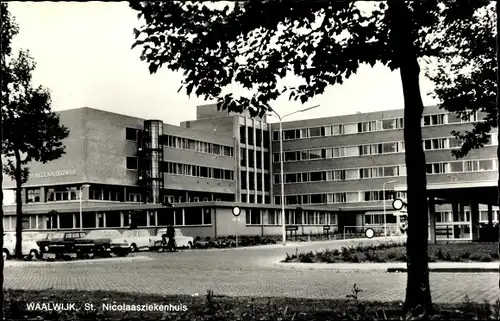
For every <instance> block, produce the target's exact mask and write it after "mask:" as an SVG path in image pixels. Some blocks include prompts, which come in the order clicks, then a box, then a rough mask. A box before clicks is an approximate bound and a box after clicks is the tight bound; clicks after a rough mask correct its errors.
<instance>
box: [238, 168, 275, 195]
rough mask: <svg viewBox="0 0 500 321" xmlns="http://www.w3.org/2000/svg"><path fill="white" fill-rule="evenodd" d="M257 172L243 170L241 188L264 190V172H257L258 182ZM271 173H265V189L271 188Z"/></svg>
mask: <svg viewBox="0 0 500 321" xmlns="http://www.w3.org/2000/svg"><path fill="white" fill-rule="evenodd" d="M247 173H248V181H247ZM254 174H255V172H247V171H241V179H240V181H241V188H242V189H247V188H248V189H249V190H254V189H256V190H258V191H262V173H256V174H257V182H256V181H255V176H254ZM269 179H270V177H269V174H264V191H269V189H270V182H269Z"/></svg>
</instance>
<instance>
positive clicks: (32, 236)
mask: <svg viewBox="0 0 500 321" xmlns="http://www.w3.org/2000/svg"><path fill="white" fill-rule="evenodd" d="M36 236H37V233H23V239H25V240H34V239H35V237H36Z"/></svg>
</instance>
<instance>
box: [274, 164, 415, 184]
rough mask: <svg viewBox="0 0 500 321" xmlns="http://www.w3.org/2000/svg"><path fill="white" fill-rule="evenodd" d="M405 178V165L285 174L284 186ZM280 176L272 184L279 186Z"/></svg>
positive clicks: (275, 177) (276, 176) (276, 175)
mask: <svg viewBox="0 0 500 321" xmlns="http://www.w3.org/2000/svg"><path fill="white" fill-rule="evenodd" d="M395 176H406V165H394V166H380V167H367V168H358V169H356V168H354V169H337V170H327V171H312V172H303V173H289V174H288V173H287V174H285V175H284V178H285V184H293V183H308V182H321V181H343V180H352V179H366V178H379V177H395ZM280 177H281V175H279V174H275V175H274V184H280V182H281V180H280Z"/></svg>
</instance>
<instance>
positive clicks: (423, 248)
mask: <svg viewBox="0 0 500 321" xmlns="http://www.w3.org/2000/svg"><path fill="white" fill-rule="evenodd" d="M389 14H390V16H391V24H392V25H391V42H392V46H393V49H394V57H395V58H394V59H397V60H398V63H399V69H400V74H401V82H402V85H403V95H404V141H405V149H406V152H405V159H406V168H407V169H406V172H407V177H406V184H407V193H408V199H407V209H408V229H407V235H408V239H407V245H406V253H407V257H408V263H407V265H408V273H407V275H408V276H407V277H408V279H407V284H406V300H405V305H404V308H403V310H404V313H408V312H411V313H412V314H430V313H432V311H433V308H432V299H431V292H430V286H429V265H428V253H427V245H428V235H429V231H428V215H427V210H428V208H427V196H426V190H427V177H426V161H425V154H424V150H423V147H422V128H421V120H422V114H423V111H424V105H423V102H422V97H421V96H420V85H419V74H420V67H419V65H418V60H417V55H416V50H415V47H414V38H415V37H414V33H413V25H412V17H411V12H410V10H409V8H408V7H407V6H406V4H405V3H404V2H403V1H390V2H389Z"/></svg>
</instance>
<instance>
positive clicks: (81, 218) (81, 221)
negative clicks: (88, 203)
mask: <svg viewBox="0 0 500 321" xmlns="http://www.w3.org/2000/svg"><path fill="white" fill-rule="evenodd" d="M84 187H85V188H89V187H90V185H89V184H83V185H82V186H80V188H79V189H78V191H79V195H80V231H83V215H82V189H83V188H84Z"/></svg>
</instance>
